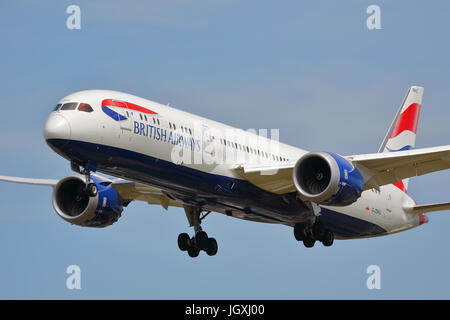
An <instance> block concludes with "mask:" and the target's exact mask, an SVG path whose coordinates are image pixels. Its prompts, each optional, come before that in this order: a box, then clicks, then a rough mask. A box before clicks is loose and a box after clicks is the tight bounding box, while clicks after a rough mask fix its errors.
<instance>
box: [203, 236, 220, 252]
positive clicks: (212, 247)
mask: <svg viewBox="0 0 450 320" xmlns="http://www.w3.org/2000/svg"><path fill="white" fill-rule="evenodd" d="M217 249H218V246H217V241H216V239H214V238H209V239H208V247H207V248H206V254H207V255H208V256H215V255H216V253H217Z"/></svg>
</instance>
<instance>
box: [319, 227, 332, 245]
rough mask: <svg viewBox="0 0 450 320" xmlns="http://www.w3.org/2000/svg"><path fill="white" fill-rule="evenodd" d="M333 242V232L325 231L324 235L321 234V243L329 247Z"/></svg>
mask: <svg viewBox="0 0 450 320" xmlns="http://www.w3.org/2000/svg"><path fill="white" fill-rule="evenodd" d="M333 242H334V234H333V232H331V231H328V230H327V231H325V233H324V235H323V240H322V244H323V245H324V246H325V247H330V246H331V245H332V244H333Z"/></svg>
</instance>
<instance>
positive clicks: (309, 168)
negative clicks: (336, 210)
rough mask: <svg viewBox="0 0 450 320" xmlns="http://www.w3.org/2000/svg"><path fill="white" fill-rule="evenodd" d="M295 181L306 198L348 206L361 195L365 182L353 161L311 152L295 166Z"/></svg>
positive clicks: (325, 153)
mask: <svg viewBox="0 0 450 320" xmlns="http://www.w3.org/2000/svg"><path fill="white" fill-rule="evenodd" d="M293 180H294V185H295V188H296V189H297V192H298V193H299V194H300V195H301V196H302V198H303V199H306V200H309V201H312V202H315V203H318V204H322V205H330V206H347V205H349V204H352V203H353V202H355V201H356V200H358V198H359V197H360V196H361V193H362V191H363V189H364V179H363V177H362V175H361V173H360V172H359V171H358V169H356V168H355V167H354V166H353V165H352V164H351V163H350V162H349V161H347V160H346V159H344V158H342V157H341V156H339V155H337V154H334V153H329V152H310V153H307V154H305V155H304V156H302V157H301V158H300V159H299V160H298V161H297V163H296V164H295V167H294V170H293Z"/></svg>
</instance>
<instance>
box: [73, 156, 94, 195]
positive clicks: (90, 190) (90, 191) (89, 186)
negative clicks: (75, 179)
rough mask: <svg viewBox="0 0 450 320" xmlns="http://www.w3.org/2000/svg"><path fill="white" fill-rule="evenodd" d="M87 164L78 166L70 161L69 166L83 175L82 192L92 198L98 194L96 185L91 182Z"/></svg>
mask: <svg viewBox="0 0 450 320" xmlns="http://www.w3.org/2000/svg"><path fill="white" fill-rule="evenodd" d="M88 167H89V165H88V164H86V165H83V166H80V165H79V164H77V163H75V162H73V161H72V162H70V168H71V169H72V170H73V171H75V172H78V173H79V174H82V175H84V177H85V180H86V183H85V187H84V190H83V192H84V193H85V194H87V195H88V196H89V197H91V198H93V197H95V196H97V194H98V187H97V185H96V184H95V183H93V182H91V171H90V170H89V168H88Z"/></svg>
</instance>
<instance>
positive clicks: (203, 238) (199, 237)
mask: <svg viewBox="0 0 450 320" xmlns="http://www.w3.org/2000/svg"><path fill="white" fill-rule="evenodd" d="M195 242H196V244H197V247H198V248H199V249H200V250H204V251H206V249H208V245H209V238H208V234H207V233H206V232H205V231H199V232H197V234H196V235H195Z"/></svg>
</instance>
